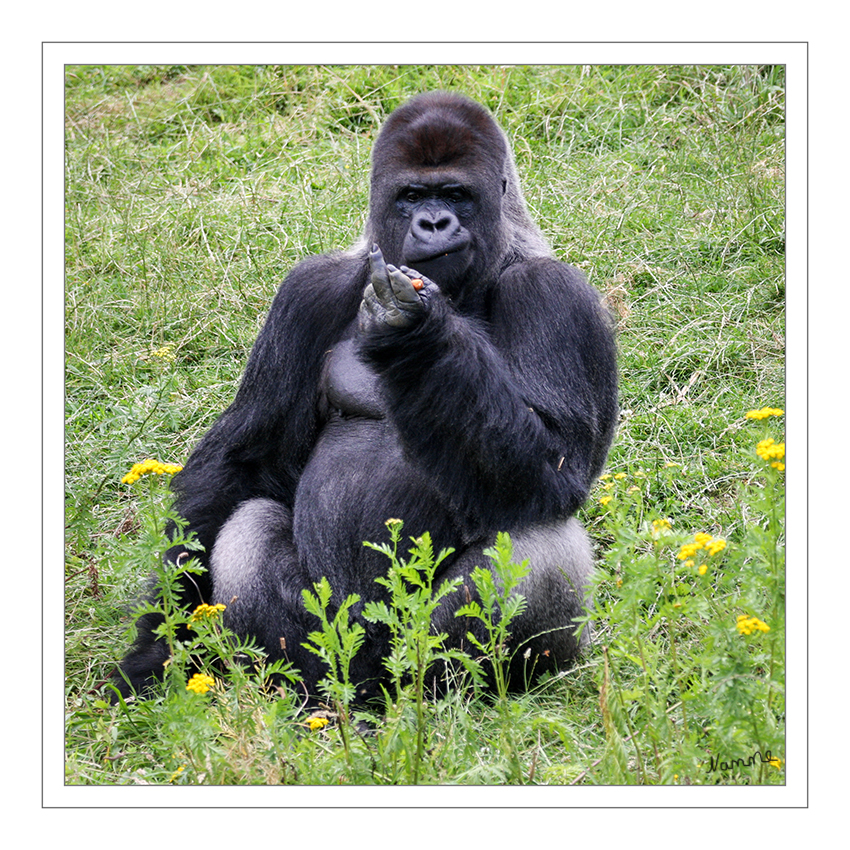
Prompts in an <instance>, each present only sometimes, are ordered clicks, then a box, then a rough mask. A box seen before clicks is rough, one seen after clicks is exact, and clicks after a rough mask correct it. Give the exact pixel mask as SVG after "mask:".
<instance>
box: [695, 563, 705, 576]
mask: <svg viewBox="0 0 850 850" xmlns="http://www.w3.org/2000/svg"><path fill="white" fill-rule="evenodd" d="M691 566H693V564H691ZM707 570H708V565H707V564H700V568H699V569H698V570H697V572H698V573H699V574H700V575H701V576H704V575H705V574H706V571H707Z"/></svg>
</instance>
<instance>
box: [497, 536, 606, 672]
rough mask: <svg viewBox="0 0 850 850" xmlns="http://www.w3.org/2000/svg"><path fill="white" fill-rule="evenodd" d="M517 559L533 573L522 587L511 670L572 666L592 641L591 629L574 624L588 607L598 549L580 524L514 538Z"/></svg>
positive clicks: (541, 670) (536, 670)
mask: <svg viewBox="0 0 850 850" xmlns="http://www.w3.org/2000/svg"><path fill="white" fill-rule="evenodd" d="M512 539H513V544H514V549H513V559H514V561H515V562H517V563H519V562H521V561H523V560H525V559H526V558H527V559H528V561H529V567H530V570H531V571H530V573H529V575H528V576H527V577H526V578H525V580H524V581H523V583H522V584H521V585H520V587H519V592H520V593H522V594H523V595H524V596H525V598H526V600H527V606H526V609H525V612H524V613H523V614H522V616H521V617H519V618H518V620H517V623H516V625H515V628H514V629H513V636H514V645H515V646H516V647H517V649H516V650H515V653H514V662H513V664H512V668H513V669H514V671H516V670H517V669H522V670H524V671H528V668H529V663H530V664H531V666H532V667H535V668H536V669H535V671H534V672H535V673H540V672H543V671H544V670H553V671H554V670H556V669H561V668H563V666H565V665H566V664H568V663H569V662H571V661H573V660H574V659H575V657H576V656H577V655H578V654H579V652H580V651H581V648H582V647H583V646H585V645H586V644H587V643H588V642H589V640H590V632H589V627H588V626H585V627H584V628H582V629H579V624H578V623H576V622H575V619H576V618H577V617H581V616H582V615H583V614H584V613H585V611H586V609H587V605H588V603H589V594H588V582H589V580H590V575H591V572H592V571H593V550H592V548H591V545H590V540H589V539H588V537H587V534H586V532H585V530H584V528H583V527H582V526H581V523H579V522H578V520H576V519H570V520H568V521H567V522H559V523H550V524H545V525H537V526H533V527H532V528H528V529H524V530H523V531H521V532H518V533H517V534H515V535H514V536H513V537H512Z"/></svg>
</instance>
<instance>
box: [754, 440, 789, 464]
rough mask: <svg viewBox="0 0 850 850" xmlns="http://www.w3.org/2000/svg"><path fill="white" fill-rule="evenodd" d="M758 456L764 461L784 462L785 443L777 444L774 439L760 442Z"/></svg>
mask: <svg viewBox="0 0 850 850" xmlns="http://www.w3.org/2000/svg"><path fill="white" fill-rule="evenodd" d="M756 454H757V455H758V456H759V457H760V458H761V459H762V460H782V459H783V458H784V457H785V443H777V442H776V441H775V440H774V439H773V437H768V438H767V439H764V440H761V441H759V443H758V445H756Z"/></svg>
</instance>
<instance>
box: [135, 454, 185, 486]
mask: <svg viewBox="0 0 850 850" xmlns="http://www.w3.org/2000/svg"><path fill="white" fill-rule="evenodd" d="M181 469H183V467H182V466H180V465H179V464H177V463H160V461H158V460H154V459H153V458H148V459H147V460H143V461H142V462H141V463H134V464H133V467H132V469H131V470H130V471H129V472H128V473H127V474H126V475H125V476H124V477H123V478H122V479H121V483H122V484H133V483H134V482H136V481H138V480H139V479H140V478H141V477H142V476H143V475H176V474H177V473H178V472H180V470H181Z"/></svg>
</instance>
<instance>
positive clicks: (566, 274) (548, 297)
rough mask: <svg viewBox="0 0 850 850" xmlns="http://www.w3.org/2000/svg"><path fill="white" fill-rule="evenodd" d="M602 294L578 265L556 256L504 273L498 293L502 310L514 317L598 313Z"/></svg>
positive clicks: (511, 267)
mask: <svg viewBox="0 0 850 850" xmlns="http://www.w3.org/2000/svg"><path fill="white" fill-rule="evenodd" d="M599 302H600V296H599V293H598V292H597V291H596V290H595V289H594V288H593V287H592V286H591V285H590V284H589V283H588V282H587V279H586V278H585V276H584V274H583V272H581V271H580V270H579V269H577V268H576V267H575V266H571V265H569V264H568V263H564V262H561V261H560V260H556V259H554V258H552V257H536V258H534V259H529V260H524V261H522V262H518V263H514V264H513V265H511V266H509V267H508V268H507V269H505V271H504V272H502V275H501V276H500V278H499V281H498V284H497V286H496V290H495V298H494V304H495V306H496V309H497V310H498V311H500V312H501V311H505V312H506V313H507V315H509V316H510V315H511V314H513V315H514V316H516V315H518V314H522V313H531V314H532V315H536V316H539V315H541V314H547V313H548V315H549V316H550V317H551V318H554V317H556V316H558V315H564V314H565V313H566V314H572V315H573V316H575V314H576V312H577V311H585V310H586V311H588V312H590V313H596V312H597V311H598V309H599Z"/></svg>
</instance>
